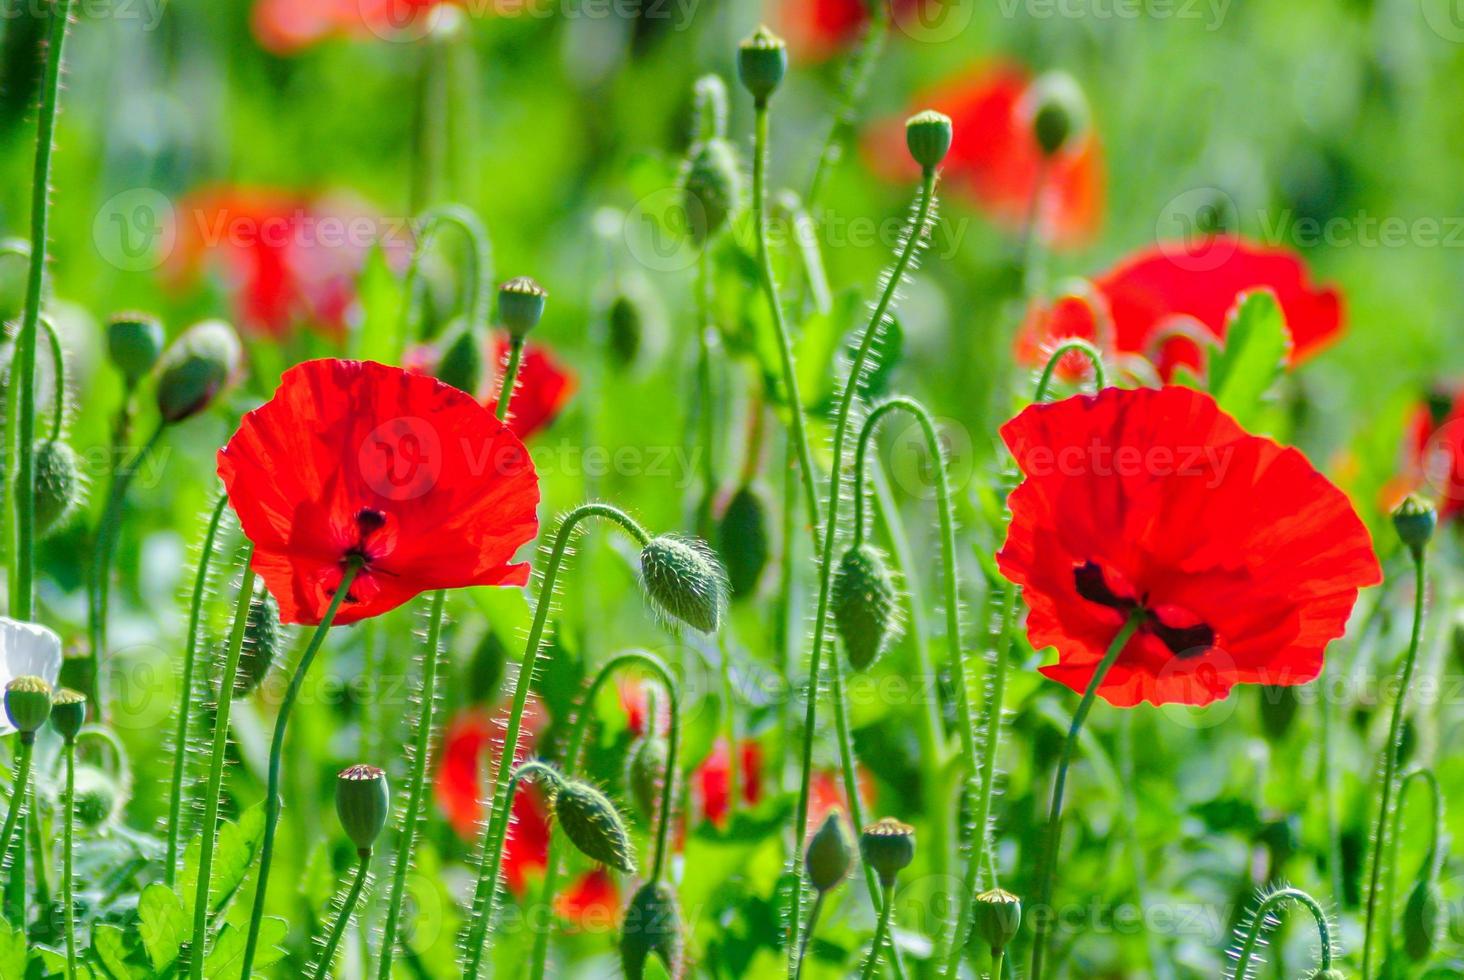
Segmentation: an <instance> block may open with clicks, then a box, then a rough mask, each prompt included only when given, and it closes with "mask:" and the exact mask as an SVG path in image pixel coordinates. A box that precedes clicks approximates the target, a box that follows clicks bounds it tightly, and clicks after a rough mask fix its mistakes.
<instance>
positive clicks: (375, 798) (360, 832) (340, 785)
mask: <svg viewBox="0 0 1464 980" xmlns="http://www.w3.org/2000/svg"><path fill="white" fill-rule="evenodd" d="M336 814H337V815H338V816H339V817H340V818H341V829H342V830H344V831H345V832H346V836H347V837H348V838H350V841H351V843H352V844H355V845H356V849H357V850H359V851H369V850H371V847H372V845H373V844H375V843H376V838H377V837H379V836H381V830H382V828H383V827H385V826H386V820H387V817H389V816H391V788H390V786H389V785H388V784H387V781H386V773H385V772H383V771H382V770H380V769H378V768H376V767H375V766H365V765H357V766H351V767H350V768H349V769H342V770H341V771H340V774H339V775H337V776H336Z"/></svg>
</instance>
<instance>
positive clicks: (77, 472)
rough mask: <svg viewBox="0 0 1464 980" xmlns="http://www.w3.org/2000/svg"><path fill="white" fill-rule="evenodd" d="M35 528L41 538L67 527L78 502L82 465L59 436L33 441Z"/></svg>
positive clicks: (79, 499) (79, 498)
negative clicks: (55, 438)
mask: <svg viewBox="0 0 1464 980" xmlns="http://www.w3.org/2000/svg"><path fill="white" fill-rule="evenodd" d="M35 466H36V504H35V506H36V510H35V517H36V527H37V530H38V531H39V532H40V535H41V537H46V536H47V535H49V534H51V533H52V532H54V531H58V530H60V529H61V528H63V527H65V526H66V523H67V521H69V520H70V519H71V517H72V515H74V514H75V513H76V505H77V504H78V503H80V501H81V490H82V479H81V465H80V463H79V462H78V461H77V458H76V451H75V450H73V449H72V448H71V447H70V446H69V445H67V444H66V443H64V442H62V441H60V440H59V439H58V440H56V441H54V442H51V441H47V442H41V443H37V444H36V454H35Z"/></svg>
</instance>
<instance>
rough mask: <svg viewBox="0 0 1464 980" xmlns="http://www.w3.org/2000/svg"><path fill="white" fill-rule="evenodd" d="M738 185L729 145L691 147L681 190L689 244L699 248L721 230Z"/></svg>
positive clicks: (734, 158) (716, 141)
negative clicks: (694, 244)
mask: <svg viewBox="0 0 1464 980" xmlns="http://www.w3.org/2000/svg"><path fill="white" fill-rule="evenodd" d="M740 184H741V175H740V174H739V173H738V170H737V155H736V154H735V153H734V152H733V150H732V144H730V143H728V142H727V141H726V140H720V139H714V140H708V141H707V142H705V143H698V144H697V145H695V146H693V147H692V148H691V155H690V157H689V158H688V160H687V164H686V179H685V181H684V182H683V184H682V191H683V193H684V195H685V200H684V207H685V208H686V220H687V225H688V230H689V231H690V233H691V240H692V241H693V242H695V243H696V244H697V245H701V244H703V243H704V242H706V240H707V239H708V238H711V237H712V236H713V235H715V234H716V233H717V232H719V231H721V230H722V227H723V226H724V225H726V223H727V217H728V215H730V214H731V213H732V212H733V211H734V210H735V209H736V207H737V200H738V197H739V195H740V193H741V190H740Z"/></svg>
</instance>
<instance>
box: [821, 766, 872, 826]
mask: <svg viewBox="0 0 1464 980" xmlns="http://www.w3.org/2000/svg"><path fill="white" fill-rule="evenodd" d="M856 768H857V769H858V772H859V775H858V779H859V795H860V797H862V798H863V800H864V802H865V805H866V807H868V806H872V804H873V803H874V799H875V792H874V791H875V782H874V775H873V773H871V772H870V771H869V770H868V769H865V768H864V767H863V766H856ZM832 810H840V811H843V812H846V813H847V812H848V810H849V807H848V805H847V803H846V802H845V800H844V779H843V777H842V776H841V775H839V774H838V773H835V772H830V771H828V770H823V769H821V770H818V771H816V772H815V773H814V774H813V775H812V776H811V777H810V778H809V783H808V823H807V824H806V825H805V826H804V828H803V833H804V835H805V836H807V835H808V834H811V833H813V831H814V830H815V829H817V827H818V825H819V824H821V823H823V822H824V817H826V816H828V815H829V812H830V811H832Z"/></svg>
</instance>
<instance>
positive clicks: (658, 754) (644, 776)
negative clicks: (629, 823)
mask: <svg viewBox="0 0 1464 980" xmlns="http://www.w3.org/2000/svg"><path fill="white" fill-rule="evenodd" d="M669 755H670V751H669V748H668V747H667V745H666V740H665V739H664V738H661V737H660V736H659V735H652V736H648V737H646V738H640V739H637V740H636V742H635V744H634V745H632V746H631V748H630V754H629V755H628V756H627V757H626V760H625V791H626V795H627V796H629V797H630V802H631V805H632V806H634V807H635V812H636V813H637V815H639V816H640V817H641V819H643V820H644V821H645V822H646V823H650V822H651V821H652V820H654V819H655V817H656V803H657V800H658V799H659V798H660V794H661V786H662V783H661V780H663V779H664V778H666V777H665V773H666V760H667V758H668V756H669Z"/></svg>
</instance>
